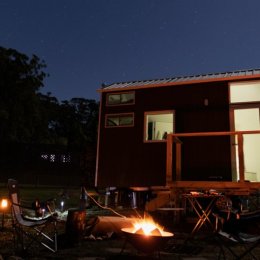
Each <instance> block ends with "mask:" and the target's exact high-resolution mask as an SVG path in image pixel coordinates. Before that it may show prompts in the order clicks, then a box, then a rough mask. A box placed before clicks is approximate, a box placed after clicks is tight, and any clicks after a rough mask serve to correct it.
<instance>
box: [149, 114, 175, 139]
mask: <svg viewBox="0 0 260 260" xmlns="http://www.w3.org/2000/svg"><path fill="white" fill-rule="evenodd" d="M144 122H145V124H144V141H145V142H149V141H151V142H152V141H165V140H166V139H167V134H169V133H173V132H174V111H172V110H171V111H168V110H167V111H154V112H146V113H145V115H144Z"/></svg>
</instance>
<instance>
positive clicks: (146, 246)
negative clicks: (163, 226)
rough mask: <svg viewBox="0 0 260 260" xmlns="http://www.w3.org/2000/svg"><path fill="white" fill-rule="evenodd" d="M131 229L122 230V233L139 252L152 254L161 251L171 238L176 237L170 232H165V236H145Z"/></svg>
mask: <svg viewBox="0 0 260 260" xmlns="http://www.w3.org/2000/svg"><path fill="white" fill-rule="evenodd" d="M131 230H132V229H131V228H122V229H121V231H122V232H123V234H124V235H125V237H126V240H127V241H128V242H129V243H130V244H131V245H132V246H133V247H134V248H135V249H136V250H137V251H139V252H142V253H145V254H152V253H153V252H156V251H160V250H162V248H163V247H164V246H165V244H166V243H167V242H168V240H169V239H170V238H172V237H173V236H174V235H173V233H170V232H164V236H159V235H158V236H156V235H149V236H146V235H143V234H136V233H132V232H131Z"/></svg>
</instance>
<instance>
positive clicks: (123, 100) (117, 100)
mask: <svg viewBox="0 0 260 260" xmlns="http://www.w3.org/2000/svg"><path fill="white" fill-rule="evenodd" d="M134 101H135V93H134V92H127V93H117V94H115V93H114V94H108V95H107V105H109V106H112V105H131V104H134Z"/></svg>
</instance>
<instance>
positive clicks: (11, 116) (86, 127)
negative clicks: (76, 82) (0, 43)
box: [0, 47, 99, 163]
mask: <svg viewBox="0 0 260 260" xmlns="http://www.w3.org/2000/svg"><path fill="white" fill-rule="evenodd" d="M46 67H47V65H46V63H45V61H43V60H41V59H40V58H39V57H38V56H36V55H32V56H31V57H29V56H27V55H26V54H23V53H20V52H18V51H17V50H15V49H11V48H4V47H0V145H4V146H5V147H6V146H8V145H9V144H12V145H13V144H17V145H20V144H26V145H31V146H33V145H52V146H63V147H65V148H66V149H69V150H77V151H82V153H84V150H85V148H86V146H88V145H91V146H92V147H95V144H96V140H97V125H98V107H99V104H98V102H97V101H96V100H93V99H85V98H81V97H75V98H72V99H70V100H64V101H61V102H59V101H58V99H57V98H56V97H54V96H53V95H52V94H51V93H47V94H43V93H42V92H41V89H42V88H43V87H44V83H43V82H44V79H45V78H46V77H48V76H49V75H48V74H47V73H46V72H45V70H46ZM83 157H84V155H83ZM1 159H2V158H0V163H1Z"/></svg>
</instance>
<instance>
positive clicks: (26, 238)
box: [8, 179, 57, 252]
mask: <svg viewBox="0 0 260 260" xmlns="http://www.w3.org/2000/svg"><path fill="white" fill-rule="evenodd" d="M8 190H9V197H10V201H11V209H12V219H13V230H14V244H15V247H16V248H17V247H18V246H19V245H21V246H22V249H23V250H27V249H29V248H30V247H31V246H32V244H34V242H37V243H39V244H41V245H42V246H44V247H45V248H47V249H49V250H50V251H52V252H56V251H57V229H56V219H55V217H54V216H53V215H50V216H49V217H46V218H37V219H36V220H35V219H28V218H26V216H24V215H23V209H28V207H23V206H22V205H21V204H20V196H19V188H18V183H17V181H16V180H13V179H9V180H8ZM49 227H50V228H49ZM46 229H48V233H46V232H45V230H46ZM50 232H51V233H53V237H51V236H50V235H49V233H50Z"/></svg>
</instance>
